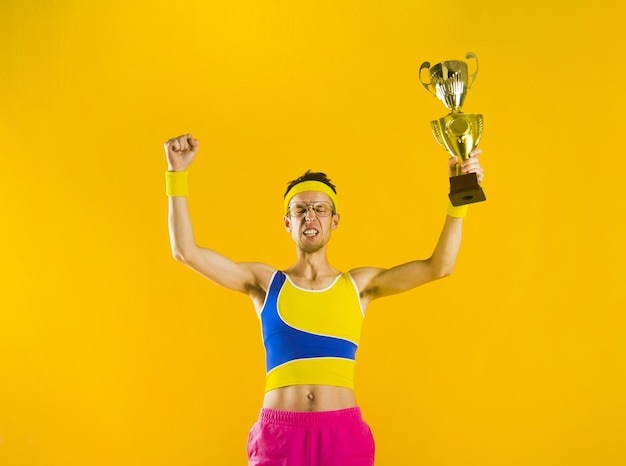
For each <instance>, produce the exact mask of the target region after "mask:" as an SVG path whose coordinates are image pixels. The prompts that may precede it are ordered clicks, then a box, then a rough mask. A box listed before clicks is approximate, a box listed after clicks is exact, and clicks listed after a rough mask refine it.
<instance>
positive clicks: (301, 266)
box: [286, 247, 339, 280]
mask: <svg viewBox="0 0 626 466" xmlns="http://www.w3.org/2000/svg"><path fill="white" fill-rule="evenodd" d="M286 272H288V273H289V275H292V276H298V277H302V278H305V279H307V280H315V279H316V278H318V277H324V276H328V275H337V274H338V273H339V271H338V270H337V269H335V268H334V267H333V266H331V265H330V263H329V262H328V257H327V256H326V247H324V248H322V249H320V250H319V251H316V252H312V253H307V252H305V251H302V250H301V249H298V252H297V260H296V263H295V264H294V265H292V266H291V267H289V269H287V270H286Z"/></svg>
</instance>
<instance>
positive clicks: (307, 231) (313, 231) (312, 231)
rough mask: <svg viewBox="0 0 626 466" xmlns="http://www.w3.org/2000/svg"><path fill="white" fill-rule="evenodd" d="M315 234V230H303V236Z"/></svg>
mask: <svg viewBox="0 0 626 466" xmlns="http://www.w3.org/2000/svg"><path fill="white" fill-rule="evenodd" d="M315 235H317V230H306V231H305V232H304V236H315Z"/></svg>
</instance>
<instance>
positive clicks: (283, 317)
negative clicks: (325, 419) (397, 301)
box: [260, 271, 363, 392]
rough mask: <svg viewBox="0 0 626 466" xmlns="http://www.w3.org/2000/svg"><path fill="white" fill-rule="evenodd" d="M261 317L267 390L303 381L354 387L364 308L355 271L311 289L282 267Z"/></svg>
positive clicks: (272, 283)
mask: <svg viewBox="0 0 626 466" xmlns="http://www.w3.org/2000/svg"><path fill="white" fill-rule="evenodd" d="M260 319H261V328H262V332H263V343H264V345H265V363H266V374H267V375H266V382H265V391H266V392H267V391H270V390H273V389H275V388H279V387H285V386H288V385H302V384H320V385H333V386H338V387H348V388H354V365H355V356H356V350H357V348H358V345H359V340H360V338H361V325H362V323H363V311H362V309H361V304H360V299H359V292H358V290H357V286H356V284H355V283H354V281H353V279H352V277H351V276H350V274H348V273H343V274H341V275H339V276H338V277H337V278H336V279H335V280H334V281H333V283H332V284H331V285H330V286H329V287H328V288H326V289H324V290H305V289H302V288H299V287H298V286H296V285H295V284H293V283H292V282H291V280H290V279H289V277H287V275H285V274H284V273H283V272H281V271H276V272H274V275H273V276H272V280H271V282H270V287H269V289H268V292H267V296H266V298H265V303H264V304H263V308H262V310H261V313H260Z"/></svg>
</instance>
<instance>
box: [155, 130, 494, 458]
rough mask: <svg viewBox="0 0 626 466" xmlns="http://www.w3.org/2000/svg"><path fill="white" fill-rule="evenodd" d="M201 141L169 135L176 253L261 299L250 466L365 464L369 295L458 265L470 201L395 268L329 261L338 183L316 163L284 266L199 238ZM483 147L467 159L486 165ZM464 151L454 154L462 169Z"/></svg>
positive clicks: (293, 220) (406, 286)
mask: <svg viewBox="0 0 626 466" xmlns="http://www.w3.org/2000/svg"><path fill="white" fill-rule="evenodd" d="M198 145H199V144H198V141H197V140H196V139H194V138H193V137H192V136H191V134H186V135H183V136H179V137H176V138H173V139H170V140H169V141H167V142H166V143H165V152H166V157H167V164H168V172H167V173H166V181H167V188H166V189H167V194H168V196H169V231H170V241H171V246H172V253H173V255H174V257H175V258H176V259H177V260H179V261H181V262H183V263H184V264H185V265H187V266H189V267H190V268H192V269H193V270H195V271H196V272H199V273H200V274H202V275H204V276H205V277H206V278H208V279H209V280H211V281H213V282H215V283H217V284H218V285H221V286H223V287H226V288H229V289H231V290H235V291H239V292H241V293H244V294H246V295H248V296H249V297H250V299H252V302H253V303H254V306H255V308H256V311H257V314H258V316H259V318H260V320H261V326H262V330H263V340H264V344H265V350H266V366H267V367H266V369H267V378H266V393H265V398H264V402H263V407H262V410H261V415H260V418H259V421H258V422H257V423H255V425H254V426H253V428H252V430H251V431H250V435H249V440H248V447H247V448H248V458H249V463H248V464H249V465H254V466H275V465H288V466H317V465H323V466H334V465H341V466H366V465H368V466H369V465H372V464H374V440H373V438H372V434H371V431H370V429H369V427H368V426H367V424H366V423H365V422H364V421H363V419H362V418H361V412H360V409H359V407H358V405H357V402H356V398H355V395H354V391H353V375H354V358H355V353H356V348H357V345H358V343H359V337H360V333H361V322H362V319H363V317H364V315H365V310H366V309H367V306H368V304H369V303H370V302H371V301H372V300H374V299H376V298H381V297H383V296H388V295H391V294H395V293H401V292H403V291H407V290H410V289H412V288H415V287H417V286H419V285H423V284H425V283H428V282H430V281H433V280H436V279H439V278H442V277H445V276H447V275H450V274H451V273H452V270H453V268H454V264H455V261H456V257H457V253H458V250H459V246H460V243H461V229H462V224H463V217H464V215H465V211H466V209H467V208H466V207H452V206H451V205H450V206H449V208H448V215H447V217H446V220H445V223H444V226H443V230H442V232H441V236H440V238H439V241H438V242H437V245H436V246H435V249H434V251H433V254H432V256H431V257H429V258H427V259H424V260H413V261H411V262H407V263H405V264H401V265H398V266H396V267H392V268H390V269H383V268H376V267H361V268H356V269H352V270H350V271H349V272H347V273H342V272H340V271H339V270H337V269H335V268H334V267H333V266H332V265H331V264H330V263H329V261H328V257H327V245H328V241H329V240H330V237H331V233H332V231H333V230H335V229H336V228H337V227H338V225H339V219H340V217H339V212H338V201H337V195H336V189H335V187H334V185H333V184H332V183H331V182H330V180H329V179H328V178H327V177H326V175H325V174H323V173H311V172H307V173H305V174H304V175H303V176H301V177H300V178H298V179H296V180H294V181H292V182H291V183H290V184H289V186H288V189H287V192H286V193H285V197H284V212H285V215H284V217H283V222H284V226H285V229H286V230H287V232H289V234H290V235H291V238H292V240H293V241H294V242H295V244H296V261H295V263H294V264H293V265H292V266H291V267H289V268H287V269H285V270H282V271H278V270H276V269H274V268H273V267H271V266H269V265H266V264H261V263H255V262H238V263H237V262H233V261H231V260H230V259H228V258H226V257H224V256H223V255H221V254H219V253H217V252H215V251H213V250H211V249H206V248H202V247H200V246H198V245H197V244H196V242H195V239H194V234H193V229H192V225H191V218H190V215H189V210H188V208H187V200H186V194H187V185H186V183H187V178H186V175H187V168H188V167H189V165H190V164H191V163H192V161H193V160H194V158H195V156H196V154H197V152H198ZM479 154H480V150H475V151H473V152H472V153H471V154H470V158H469V159H468V160H466V161H463V162H462V163H461V168H462V172H463V173H476V174H477V177H478V181H479V182H481V181H482V179H483V171H482V168H481V166H480V164H479V162H478V155H479ZM456 165H457V159H456V157H454V158H452V159H450V161H449V171H450V175H451V176H452V175H453V174H455V167H456Z"/></svg>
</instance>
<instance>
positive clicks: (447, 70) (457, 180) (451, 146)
mask: <svg viewBox="0 0 626 466" xmlns="http://www.w3.org/2000/svg"><path fill="white" fill-rule="evenodd" d="M465 58H467V59H468V60H469V59H471V58H473V59H474V60H476V71H474V73H473V74H472V75H469V74H468V69H467V63H465V62H464V61H461V60H449V61H444V62H441V63H437V64H436V65H434V66H433V67H432V68H431V66H430V63H429V62H424V63H422V66H420V70H419V79H420V81H421V83H422V86H424V89H426V90H427V91H428V92H429V93H431V94H432V95H433V96H435V97H437V98H438V99H439V100H441V101H442V102H443V103H444V105H445V106H446V108H447V109H448V110H450V113H448V114H447V115H446V116H444V117H442V118H439V119H438V120H434V121H431V122H430V125H431V128H432V131H433V134H434V136H435V139H436V140H437V142H438V143H439V145H440V146H441V147H443V148H444V149H445V150H447V151H448V152H449V153H450V154H451V155H453V156H458V157H459V158H460V159H461V160H467V159H468V158H469V153H470V152H471V151H472V150H474V148H476V146H477V145H478V142H479V141H480V137H481V136H482V134H483V116H482V115H475V114H472V113H463V112H462V111H461V107H462V106H463V102H464V101H465V96H466V94H467V91H469V90H470V88H471V87H472V84H473V83H474V80H475V79H476V75H477V74H478V58H476V55H474V54H473V53H471V52H468V53H467V55H466V56H465ZM424 69H427V70H428V71H429V73H430V82H424V81H423V80H422V71H423V70H424ZM470 77H471V78H472V80H471V82H469V78H470ZM431 88H432V89H434V92H433V90H431ZM448 196H449V197H450V201H451V202H452V205H454V206H460V205H465V204H472V203H474V202H481V201H484V200H485V199H486V198H485V193H484V192H483V189H482V188H481V187H480V185H479V184H478V179H477V177H476V173H467V174H465V175H464V174H461V167H460V165H457V167H456V176H452V177H451V178H450V194H449V195H448Z"/></svg>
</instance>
